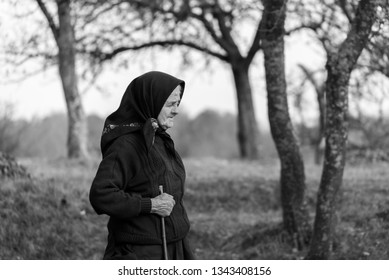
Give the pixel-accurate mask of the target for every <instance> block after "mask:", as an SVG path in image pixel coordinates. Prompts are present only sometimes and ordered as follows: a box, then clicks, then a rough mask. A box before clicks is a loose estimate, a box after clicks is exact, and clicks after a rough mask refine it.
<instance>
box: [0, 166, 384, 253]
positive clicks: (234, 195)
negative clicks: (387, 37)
mask: <svg viewBox="0 0 389 280" xmlns="http://www.w3.org/2000/svg"><path fill="white" fill-rule="evenodd" d="M21 162H22V164H24V165H25V166H27V168H28V171H29V172H30V173H31V175H32V178H31V179H29V178H26V179H17V180H9V179H7V180H5V179H0V219H1V227H0V244H1V249H0V259H100V258H101V257H102V254H103V251H104V248H105V243H106V235H107V232H106V222H107V217H106V216H98V215H96V214H95V213H94V211H93V209H92V208H91V206H90V204H89V200H88V193H89V187H90V184H91V182H92V179H93V177H94V175H95V172H96V168H97V164H98V161H95V162H94V163H92V164H83V163H80V162H76V161H69V160H65V159H58V160H43V159H34V160H31V159H26V160H23V161H21ZM185 165H186V169H187V182H186V193H185V204H186V208H187V210H188V214H189V218H190V220H191V224H192V227H191V232H190V237H189V238H190V240H191V242H192V246H193V248H194V250H195V253H196V255H197V258H198V259H301V258H303V257H304V254H305V252H304V251H303V252H298V251H297V250H295V249H294V248H293V247H292V246H290V245H289V243H288V242H286V237H285V233H284V232H283V230H282V226H281V223H282V211H281V207H280V201H279V190H278V177H279V166H278V165H277V164H274V163H262V162H244V161H226V160H215V159H201V160H200V159H197V160H196V159H187V160H185ZM387 168H388V166H387V165H382V164H381V165H378V164H376V165H370V166H367V167H366V166H347V168H346V170H345V174H344V180H343V186H342V193H341V204H340V209H339V217H338V224H337V242H336V247H335V251H334V258H335V259H389V249H388V246H387V244H389V236H388V234H387V232H388V229H389V189H388V188H387V182H388V181H389V175H388V174H387V172H386V170H387ZM306 174H307V199H308V202H309V203H308V205H309V209H310V212H311V217H312V222H313V218H314V214H315V213H314V211H315V201H316V193H317V189H318V186H319V182H320V175H321V167H318V166H313V165H309V166H307V167H306Z"/></svg>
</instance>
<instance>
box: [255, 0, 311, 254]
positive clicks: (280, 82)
mask: <svg viewBox="0 0 389 280" xmlns="http://www.w3.org/2000/svg"><path fill="white" fill-rule="evenodd" d="M263 3H264V6H265V10H264V14H263V18H262V27H261V28H262V32H263V36H262V49H263V53H264V56H265V71H266V88H267V98H268V114H269V121H270V129H271V133H272V136H273V139H274V142H275V144H276V148H277V151H278V155H279V158H280V161H281V176H280V187H281V203H282V210H283V223H284V228H285V229H286V231H287V232H288V233H289V234H290V235H291V236H292V237H293V239H294V241H295V245H296V246H297V247H299V248H301V247H303V246H304V245H306V244H308V241H309V236H310V232H311V228H310V226H309V219H308V212H307V209H306V204H305V202H304V194H305V174H304V163H303V159H302V156H301V153H300V147H299V145H298V141H297V139H296V137H295V134H294V132H293V125H292V122H291V119H290V116H289V109H288V100H287V92H286V91H287V89H286V78H285V56H284V34H285V29H284V22H285V15H286V4H287V0H264V1H263Z"/></svg>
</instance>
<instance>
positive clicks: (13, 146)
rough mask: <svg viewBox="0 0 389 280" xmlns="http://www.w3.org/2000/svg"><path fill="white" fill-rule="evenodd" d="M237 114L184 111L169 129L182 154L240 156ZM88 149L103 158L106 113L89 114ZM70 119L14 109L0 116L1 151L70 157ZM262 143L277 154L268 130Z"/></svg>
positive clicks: (24, 155)
mask: <svg viewBox="0 0 389 280" xmlns="http://www.w3.org/2000/svg"><path fill="white" fill-rule="evenodd" d="M235 119H236V116H235V115H233V114H231V113H218V112H216V111H213V110H206V111H203V112H202V113H200V114H199V115H197V116H196V117H194V118H189V117H188V115H187V114H186V113H185V112H184V111H181V112H180V115H179V116H178V117H177V120H176V121H175V126H174V127H173V128H172V129H171V130H170V131H169V133H170V134H171V136H172V137H173V139H174V140H175V143H176V148H177V150H178V151H179V152H180V155H182V157H184V158H187V157H215V158H225V159H237V158H239V148H238V143H237V140H236V138H235V137H231V135H234V134H235V133H236V130H237V127H236V122H235ZM86 120H87V126H88V132H87V143H88V145H87V149H88V154H90V156H91V157H93V158H100V156H101V153H100V136H101V131H102V127H103V123H104V119H103V117H100V116H97V115H88V116H86ZM67 122H68V119H67V117H66V114H64V113H55V114H51V115H49V116H46V117H44V118H34V119H31V120H30V121H27V120H15V119H14V118H13V115H11V113H10V114H9V115H7V117H5V116H3V117H2V118H0V131H5V132H6V133H2V134H1V135H0V151H3V152H5V153H7V154H12V155H14V156H17V157H43V158H58V157H67V150H66V139H67V135H66V131H67V130H66V129H64V128H66V127H67ZM262 135H263V138H264V139H266V140H265V141H263V142H262V143H261V144H260V145H258V146H259V147H261V150H264V151H265V152H264V155H263V156H264V157H265V156H267V157H273V158H274V157H276V154H275V150H274V145H273V143H272V140H271V138H270V136H269V135H268V133H266V132H263V133H262Z"/></svg>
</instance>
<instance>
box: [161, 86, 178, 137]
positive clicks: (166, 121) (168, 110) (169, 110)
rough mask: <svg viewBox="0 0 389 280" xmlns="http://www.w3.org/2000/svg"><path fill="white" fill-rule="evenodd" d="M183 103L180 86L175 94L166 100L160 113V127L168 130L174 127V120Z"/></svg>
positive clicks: (174, 91) (175, 90)
mask: <svg viewBox="0 0 389 280" xmlns="http://www.w3.org/2000/svg"><path fill="white" fill-rule="evenodd" d="M180 101H181V86H180V85H178V86H177V87H176V88H175V89H174V90H173V92H172V93H171V94H170V96H169V98H168V99H167V100H166V102H165V104H164V105H163V107H162V109H161V112H159V115H158V118H157V121H158V125H159V126H160V127H161V128H162V129H164V130H166V129H168V128H171V127H173V125H174V121H173V118H174V117H175V116H176V115H177V114H178V106H179V105H180Z"/></svg>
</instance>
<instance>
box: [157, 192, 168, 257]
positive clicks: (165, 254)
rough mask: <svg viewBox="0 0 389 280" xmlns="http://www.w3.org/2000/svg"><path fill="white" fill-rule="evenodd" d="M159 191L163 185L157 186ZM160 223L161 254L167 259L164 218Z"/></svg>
mask: <svg viewBox="0 0 389 280" xmlns="http://www.w3.org/2000/svg"><path fill="white" fill-rule="evenodd" d="M159 192H160V193H161V194H163V186H162V185H161V186H159ZM161 225H162V245H163V256H164V258H165V260H168V259H169V257H168V255H167V244H166V230H165V218H164V217H161Z"/></svg>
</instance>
